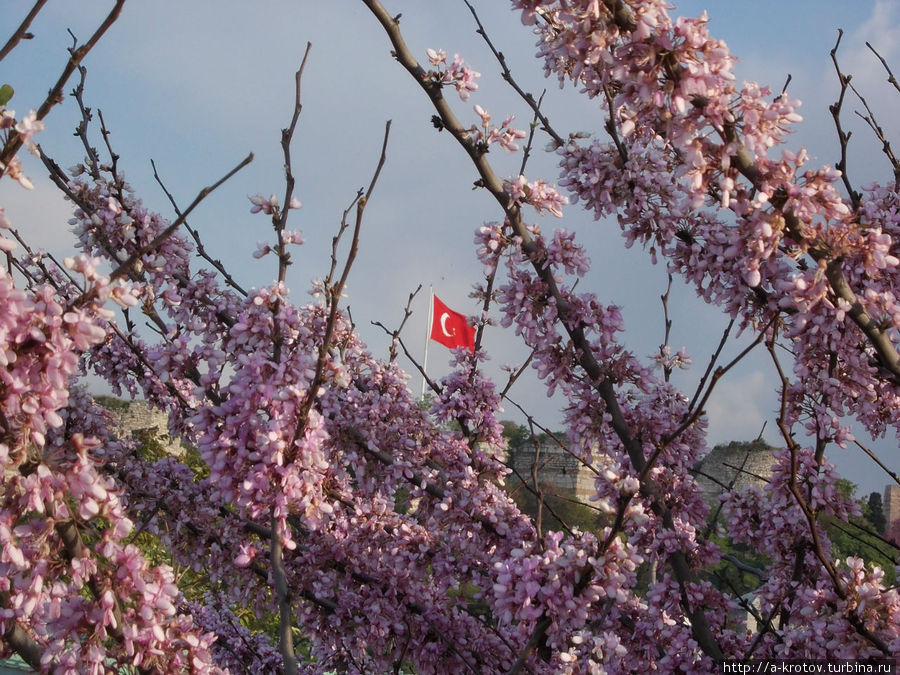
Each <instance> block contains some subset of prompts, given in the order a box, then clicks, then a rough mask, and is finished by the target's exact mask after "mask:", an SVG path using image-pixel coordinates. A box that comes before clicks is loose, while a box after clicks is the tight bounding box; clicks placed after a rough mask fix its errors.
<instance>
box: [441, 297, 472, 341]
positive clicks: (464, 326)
mask: <svg viewBox="0 0 900 675" xmlns="http://www.w3.org/2000/svg"><path fill="white" fill-rule="evenodd" d="M431 297H432V298H433V300H434V304H433V306H432V312H431V339H432V340H434V341H435V342H440V343H441V344H442V345H444V346H445V347H449V348H450V349H454V348H456V347H465V348H466V349H468V350H470V351H473V352H474V351H475V329H474V328H472V326H470V325H469V324H468V322H467V321H466V317H465V315H464V314H460V313H459V312H454V311H453V310H452V309H450V308H449V307H447V305H445V304H444V303H443V302H441V301H440V300H439V299H438V297H437V296H436V295H432V296H431Z"/></svg>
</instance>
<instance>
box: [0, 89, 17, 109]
mask: <svg viewBox="0 0 900 675" xmlns="http://www.w3.org/2000/svg"><path fill="white" fill-rule="evenodd" d="M14 93H15V90H14V89H13V88H12V87H10V86H9V85H8V84H4V85H3V86H0V105H6V104H7V103H9V99H11V98H12V97H13V94H14Z"/></svg>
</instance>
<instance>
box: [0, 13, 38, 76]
mask: <svg viewBox="0 0 900 675" xmlns="http://www.w3.org/2000/svg"><path fill="white" fill-rule="evenodd" d="M46 4H47V0H37V2H35V3H34V6H33V7H32V8H31V11H30V12H28V15H27V16H26V17H25V18H24V19H22V23H20V24H19V27H18V28H16V32H15V33H13V34H12V35H11V36H10V38H9V40H7V41H6V44H5V45H3V49H0V61H2V60H3V59H5V58H6V57H7V55H8V54H9V53H10V52H11V51H12V50H13V49H15V48H16V45H17V44H19V42H20V41H21V40H30V39H31V38H32V37H34V36H33V35H32V34H31V33H29V32H28V27H29V26H30V25H31V22H32V21H34V18H35V17H36V16H37V15H38V12H40V11H41V8H43V6H44V5H46Z"/></svg>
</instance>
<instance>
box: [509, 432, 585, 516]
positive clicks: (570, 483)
mask: <svg viewBox="0 0 900 675" xmlns="http://www.w3.org/2000/svg"><path fill="white" fill-rule="evenodd" d="M535 452H536V446H535V445H534V444H533V443H526V444H525V445H523V446H522V447H521V448H517V449H515V450H511V451H510V462H511V466H512V468H513V469H515V470H516V471H517V472H518V473H519V475H520V476H521V477H522V478H523V479H525V480H526V481H530V480H531V467H532V466H533V465H534V462H535ZM537 463H538V480H539V481H540V483H541V484H542V485H543V487H544V489H545V490H548V489H549V490H550V491H551V492H554V493H555V494H558V495H560V496H564V497H572V498H574V499H577V500H579V501H583V502H586V501H588V500H589V499H590V497H591V496H592V495H593V494H594V474H593V473H592V472H591V471H589V470H588V469H587V468H586V467H585V466H584V464H582V463H581V461H579V460H578V459H576V458H575V457H573V456H572V455H570V454H569V453H568V452H566V451H565V450H563V449H562V448H560V447H559V446H557V445H556V444H555V443H553V442H552V441H551V442H547V443H541V446H540V452H539V453H538V454H537Z"/></svg>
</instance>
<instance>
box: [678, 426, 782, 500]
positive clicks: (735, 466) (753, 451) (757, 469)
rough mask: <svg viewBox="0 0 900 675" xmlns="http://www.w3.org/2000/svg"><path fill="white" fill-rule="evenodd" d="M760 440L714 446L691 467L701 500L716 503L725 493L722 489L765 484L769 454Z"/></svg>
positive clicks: (765, 445) (770, 462)
mask: <svg viewBox="0 0 900 675" xmlns="http://www.w3.org/2000/svg"><path fill="white" fill-rule="evenodd" d="M773 450H774V448H772V447H771V446H769V445H767V444H766V443H765V442H763V441H751V442H740V441H732V442H731V443H728V444H727V445H717V446H716V447H714V448H713V449H712V450H710V451H709V454H708V455H706V457H704V458H703V459H702V460H700V461H699V462H698V463H697V465H696V466H695V467H694V477H695V478H696V479H697V482H698V483H699V484H700V488H701V490H702V491H703V498H704V499H705V500H706V501H707V502H709V503H713V502H717V501H718V498H719V495H721V494H723V493H724V492H725V486H728V485H732V484H733V486H734V489H736V490H740V489H741V488H744V487H747V486H750V485H758V486H760V487H762V486H763V485H765V484H766V482H767V481H768V479H769V476H771V475H772V463H773V462H774V459H773V457H772V451H773Z"/></svg>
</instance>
